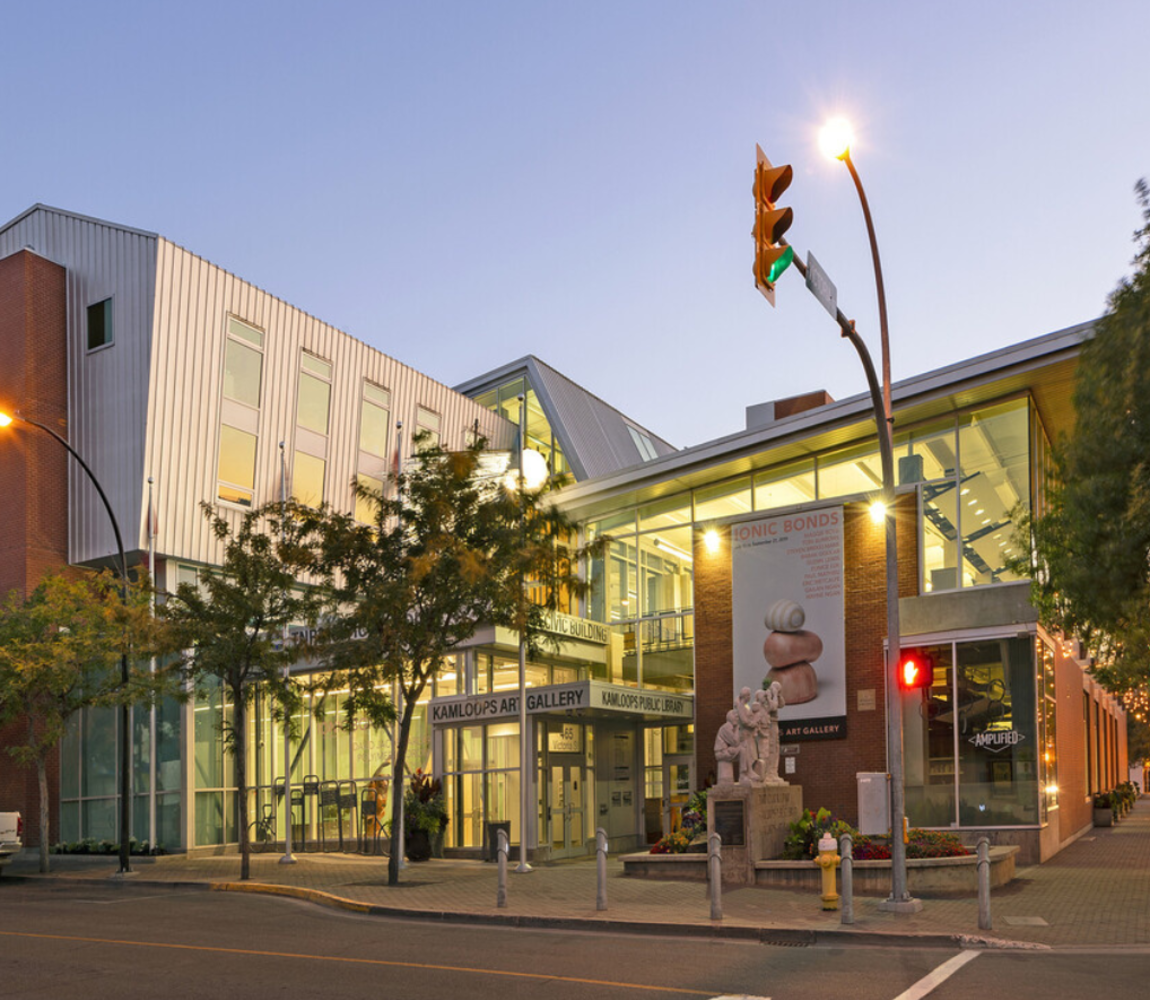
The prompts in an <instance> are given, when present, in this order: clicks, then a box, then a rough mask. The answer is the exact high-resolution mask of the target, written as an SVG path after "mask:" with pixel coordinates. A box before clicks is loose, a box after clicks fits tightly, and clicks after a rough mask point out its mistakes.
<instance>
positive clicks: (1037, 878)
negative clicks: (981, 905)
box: [11, 799, 1150, 947]
mask: <svg viewBox="0 0 1150 1000" xmlns="http://www.w3.org/2000/svg"><path fill="white" fill-rule="evenodd" d="M297 858H298V863H297V864H295V865H281V864H279V856H278V855H275V854H269V855H255V856H253V858H252V882H251V883H248V884H244V885H243V886H242V890H249V889H250V890H258V888H259V887H260V886H263V887H267V888H266V889H265V890H264V891H270V892H280V893H290V894H293V895H304V896H306V897H310V898H319V899H321V900H322V901H326V902H328V903H329V904H335V903H336V902H337V901H343V902H344V903H345V904H350V905H356V904H358V905H360V906H370V907H372V908H375V912H379V908H383V909H385V910H391V911H395V912H397V913H400V914H403V913H407V914H410V913H413V912H418V913H424V914H433V915H437V916H440V917H448V916H451V915H459V916H460V917H462V918H466V919H479V920H484V919H488V920H504V919H518V920H521V921H522V922H524V923H533V922H538V921H558V922H562V923H564V924H566V925H570V924H571V922H573V921H574V922H583V921H586V922H587V924H588V925H589V928H590V927H594V926H595V925H596V924H600V925H603V924H607V923H610V925H611V926H616V927H620V926H624V925H630V926H632V927H634V925H643V926H644V927H647V928H648V929H650V925H652V924H655V925H664V926H665V927H666V928H667V929H668V932H675V931H678V932H681V933H698V934H711V933H714V932H715V929H716V926H717V925H715V924H713V923H712V921H711V919H710V903H709V901H708V900H707V898H706V896H705V887H704V886H703V885H701V884H700V883H695V882H664V881H655V880H650V879H636V878H625V877H624V876H623V874H622V865H621V863H620V862H619V861H617V860H614V859H612V860H611V861H610V862H609V865H608V890H607V893H608V909H607V910H606V911H603V912H600V911H597V910H596V909H595V891H596V885H595V879H596V873H595V864H594V862H593V861H590V862H566V863H560V864H554V865H544V866H539V867H537V868H536V870H535V871H534V872H532V873H530V874H524V875H517V874H515V873H514V871H509V873H508V904H507V907H506V908H505V909H497V908H496V906H495V892H496V880H497V872H496V866H495V865H493V864H483V863H481V862H472V861H452V860H441V861H437V860H432V861H428V862H425V863H423V864H412V865H408V867H407V868H406V869H405V870H404V872H403V873H402V875H401V882H400V885H398V886H394V887H389V886H388V885H387V868H386V864H387V862H386V859H381V858H365V857H361V856H357V855H344V854H326V855H324V854H298V855H297ZM52 860H53V865H54V867H55V871H54V872H53V874H52V875H50V876H47V877H49V878H81V879H91V878H106V877H108V876H109V875H110V874H113V873H114V872H115V867H116V862H115V859H112V858H103V857H100V858H90V857H89V858H81V857H54V858H53V859H52ZM133 865H134V869H135V874H134V875H133V876H132V877H131V878H132V881H133V882H155V881H159V882H165V883H195V884H204V885H211V886H212V887H214V888H218V889H222V888H224V887H225V886H226V887H228V888H229V889H238V888H240V886H239V885H238V881H239V859H238V858H237V857H236V856H235V855H229V856H222V857H210V858H188V857H185V856H182V855H173V856H171V857H162V858H156V859H138V860H137V859H134V861H133ZM35 871H36V858H35V857H34V856H32V855H29V854H28V853H25V855H24V856H23V857H22V858H20V859H19V860H18V861H17V862H14V863H13V865H12V868H11V874H12V875H33V874H34V873H35ZM274 887H278V888H274ZM317 894H324V895H323V896H318V895H317ZM878 904H879V900H878V899H877V898H873V897H856V899H855V922H854V924H853V925H851V926H850V927H844V926H843V925H842V924H841V921H840V915H839V914H838V913H833V912H832V913H824V912H823V911H822V910H821V909H820V906H819V899H818V896H817V895H816V894H815V893H814V892H810V891H803V892H798V891H791V890H785V889H774V888H772V889H767V888H741V889H734V890H727V891H726V892H724V894H723V916H724V919H723V922H722V925H721V927H722V929H724V930H727V931H729V930H730V929H743V930H746V931H748V932H749V931H750V929H763V933H764V934H765V936H766V937H768V938H769V937H771V936H772V933H773V932H777V933H776V934H775V936H776V937H777V938H780V939H781V938H782V937H784V936H785V934H786V933H789V932H795V933H798V934H800V935H803V934H805V935H808V936H810V935H812V934H813V935H814V937H815V938H816V939H828V940H829V939H831V938H832V937H836V936H837V935H838V934H839V933H840V932H847V933H850V934H853V935H856V936H861V935H873V934H878V935H892V936H894V937H912V938H913V937H916V936H923V937H924V939H925V940H931V939H937V937H938V936H939V935H946V936H960V935H969V936H970V937H972V938H979V937H987V938H994V939H1001V940H1004V941H1011V942H1017V943H1030V944H1038V945H1049V946H1056V947H1062V946H1073V945H1081V946H1095V947H1097V946H1124V945H1150V799H1143V800H1142V801H1140V802H1139V804H1138V806H1137V807H1136V808H1135V810H1134V812H1133V813H1131V814H1130V816H1128V817H1127V818H1126V819H1125V820H1123V821H1122V822H1121V823H1120V824H1119V825H1118V826H1116V827H1112V828H1107V829H1097V830H1093V831H1091V832H1090V833H1089V834H1087V835H1086V836H1085V837H1083V838H1081V839H1080V840H1078V841H1077V842H1076V843H1074V844H1072V845H1071V846H1070V847H1068V848H1066V849H1065V850H1064V851H1062V853H1060V854H1059V855H1058V856H1057V857H1056V858H1054V859H1053V860H1051V861H1049V862H1047V863H1046V864H1045V865H1039V866H1033V867H1028V868H1020V869H1019V870H1018V873H1017V878H1016V879H1015V881H1014V882H1013V883H1012V884H1011V885H1009V886H1006V887H1004V888H1002V889H999V890H995V892H994V894H993V897H992V915H993V921H994V929H993V931H989V932H982V931H979V929H978V903H977V900H976V899H975V898H973V897H971V898H964V899H924V901H923V909H922V912H921V913H917V914H909V915H907V914H892V913H886V912H883V911H881V910H879V909H878ZM635 929H639V928H637V927H636V928H635ZM735 932H736V933H737V932H738V931H735Z"/></svg>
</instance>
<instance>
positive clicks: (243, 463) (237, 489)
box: [217, 424, 256, 507]
mask: <svg viewBox="0 0 1150 1000" xmlns="http://www.w3.org/2000/svg"><path fill="white" fill-rule="evenodd" d="M218 479H219V484H218V488H217V496H218V497H219V499H221V500H226V501H228V502H229V503H237V504H240V506H242V507H250V506H251V505H252V498H253V496H254V490H255V479H256V436H255V435H254V434H248V433H247V432H246V431H241V430H238V429H237V428H235V427H229V426H228V425H227V424H221V425H220V462H219V474H218Z"/></svg>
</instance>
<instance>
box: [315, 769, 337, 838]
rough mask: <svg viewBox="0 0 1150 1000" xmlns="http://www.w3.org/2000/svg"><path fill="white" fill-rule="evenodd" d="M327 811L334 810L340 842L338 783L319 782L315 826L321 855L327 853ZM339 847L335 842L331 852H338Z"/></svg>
mask: <svg viewBox="0 0 1150 1000" xmlns="http://www.w3.org/2000/svg"><path fill="white" fill-rule="evenodd" d="M329 810H334V812H335V816H334V819H335V822H336V828H337V830H339V832H340V841H342V840H343V835H342V828H341V824H340V821H339V782H338V781H323V782H320V786H319V823H318V824H317V826H318V828H319V849H320V851H321V853H323V854H327V853H328V846H327V826H328V822H329V819H328V815H329V812H328V811H329ZM340 846H342V845H341V844H340V843H339V842H338V841H337V843H336V846H335V847H333V848H332V850H334V851H338V850H339V848H340Z"/></svg>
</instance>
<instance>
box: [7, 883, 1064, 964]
mask: <svg viewBox="0 0 1150 1000" xmlns="http://www.w3.org/2000/svg"><path fill="white" fill-rule="evenodd" d="M108 878H109V880H111V879H112V878H113V876H108ZM17 879H28V880H36V881H40V880H48V881H69V882H74V881H89V879H86V878H77V877H76V876H69V875H66V874H55V873H52V874H48V875H41V874H39V873H38V872H37V873H29V874H27V875H23V874H22V875H17V876H15V877H14V878H13V881H16V880H17ZM118 884H120V885H139V886H149V887H152V888H157V887H166V888H176V889H190V890H195V891H199V892H235V893H251V894H253V895H259V896H279V897H281V898H285V899H298V900H301V901H303V902H307V903H313V904H315V905H317V906H324V907H327V908H328V909H332V910H344V911H347V912H351V913H360V914H365V915H368V916H374V917H388V918H391V919H402V920H421V921H426V922H428V923H445V924H446V923H451V924H463V925H472V926H475V925H482V926H489V927H522V928H532V929H535V930H561V931H583V932H587V933H596V934H630V935H634V936H641V937H673V938H701V939H708V940H727V941H748V942H751V943H756V944H763V945H771V946H774V947H780V948H810V947H816V946H820V945H821V946H823V947H834V948H935V949H959V950H972V949H985V950H1027V951H1050V950H1052V948H1051V946H1050V945H1045V944H1034V943H1032V942H1027V941H1012V940H1009V939H1007V938H994V937H984V936H981V935H973V934H961V933H929V932H928V933H921V934H910V933H894V934H891V933H885V932H883V931H853V930H813V929H805V928H798V927H753V926H747V925H743V924H723V923H720V922H714V923H706V924H702V923H693V924H677V923H676V924H672V923H659V922H654V921H644V922H642V923H640V922H638V921H630V920H612V919H610V918H606V919H598V918H596V919H590V918H587V917H545V916H528V915H522V914H512V913H471V912H467V911H462V910H419V909H411V908H407V907H401V906H387V905H384V904H382V903H362V902H359V901H357V900H354V899H346V898H344V897H342V896H337V895H335V894H334V893H330V892H324V891H322V890H320V889H306V888H303V887H302V886H295V885H275V884H273V883H270V882H204V881H202V880H188V881H184V880H171V879H154V878H131V880H130V881H125V880H122V879H121V880H120V881H119V883H118Z"/></svg>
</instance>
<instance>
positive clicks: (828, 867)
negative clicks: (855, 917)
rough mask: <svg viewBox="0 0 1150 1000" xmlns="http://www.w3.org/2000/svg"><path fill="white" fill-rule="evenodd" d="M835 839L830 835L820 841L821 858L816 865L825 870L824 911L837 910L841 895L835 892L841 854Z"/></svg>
mask: <svg viewBox="0 0 1150 1000" xmlns="http://www.w3.org/2000/svg"><path fill="white" fill-rule="evenodd" d="M837 848H838V844H836V843H835V838H834V837H832V836H831V835H830V834H829V833H828V834H827V835H826V836H824V837H823V838H822V839H821V840H819V856H818V857H817V858H815V864H816V865H818V866H819V867H820V868H821V869H822V870H823V909H824V910H837V909H838V908H839V894H838V893H837V892H835V868H836V867H837V866H838V863H839V861H840V860H841V858H839V852H838V850H837Z"/></svg>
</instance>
